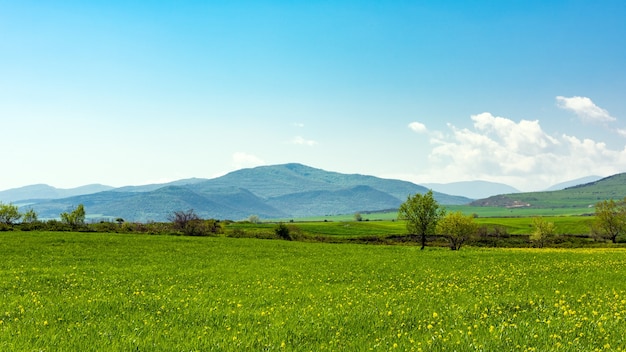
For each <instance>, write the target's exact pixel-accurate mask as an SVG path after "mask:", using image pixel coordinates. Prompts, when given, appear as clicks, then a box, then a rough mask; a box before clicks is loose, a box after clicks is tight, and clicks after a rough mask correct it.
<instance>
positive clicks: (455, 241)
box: [0, 191, 626, 250]
mask: <svg viewBox="0 0 626 352" xmlns="http://www.w3.org/2000/svg"><path fill="white" fill-rule="evenodd" d="M59 218H60V220H56V219H53V220H47V221H40V220H39V219H38V215H37V213H36V212H35V211H34V210H33V209H28V210H26V211H25V212H20V211H19V208H18V206H16V205H13V204H10V203H9V204H4V203H2V202H0V231H7V230H12V229H13V228H14V227H15V226H18V228H19V229H21V230H26V231H28V230H48V231H97V232H140V233H151V234H180V235H187V236H208V235H215V234H221V233H224V225H225V224H227V223H228V222H229V221H228V220H226V221H220V220H215V219H202V218H200V216H198V215H197V214H196V213H195V212H194V210H193V209H190V210H184V211H183V210H181V211H174V212H172V213H171V215H170V216H169V217H168V220H169V222H168V223H147V224H141V223H127V222H125V221H124V219H121V218H117V219H116V220H115V222H110V221H107V222H105V221H101V222H99V223H92V224H87V223H86V222H85V220H86V211H85V207H84V206H83V204H79V205H78V206H76V208H74V209H71V210H70V211H67V212H63V213H61V214H60V216H59ZM355 219H356V216H355ZM398 219H399V220H403V221H405V224H406V230H407V233H408V234H409V236H411V237H414V238H415V239H416V240H417V241H418V243H420V244H421V249H424V248H425V247H426V245H427V242H428V240H429V239H430V238H433V237H434V236H438V237H443V238H445V239H446V240H447V242H448V246H449V248H450V249H451V250H458V249H460V248H461V247H462V246H463V244H465V243H467V242H468V241H469V240H470V239H473V238H476V237H481V236H482V237H486V233H484V232H485V231H486V230H485V229H484V228H481V227H479V226H478V224H477V223H476V222H475V216H474V215H464V214H463V213H461V212H458V211H457V212H452V213H448V212H447V211H446V209H445V208H444V207H442V206H441V205H439V203H438V202H437V201H436V200H435V199H434V197H433V193H432V191H428V192H426V193H424V194H419V193H418V194H415V195H409V196H408V197H407V200H406V201H405V202H404V203H402V204H401V206H400V208H399V210H398ZM254 220H255V221H253V220H252V217H251V219H249V221H250V222H258V221H259V219H258V217H257V218H256V219H254ZM357 221H358V219H357ZM531 226H532V232H531V234H530V237H529V239H530V240H531V241H532V243H533V244H534V245H535V246H537V247H544V246H545V245H548V244H550V243H551V242H553V241H555V240H556V239H558V235H557V234H556V233H557V232H556V228H555V225H554V223H552V222H548V221H546V220H545V219H543V218H541V217H536V218H533V221H532V225H531ZM494 231H495V232H494V236H495V237H500V236H501V235H503V234H504V233H505V232H506V230H505V229H495V230H494ZM293 232H294V230H293V229H292V228H290V227H288V226H286V225H284V224H282V223H279V224H277V226H276V228H275V229H274V234H275V235H276V238H280V239H287V240H291V239H293V236H292V233H293ZM625 234H626V197H625V198H624V199H622V200H618V201H616V200H613V199H610V200H604V201H600V202H598V203H596V205H595V222H594V223H593V225H592V226H591V229H590V235H591V237H592V238H593V239H595V240H600V241H611V242H612V243H617V241H618V238H619V237H621V236H623V235H625ZM234 235H236V236H237V235H241V234H239V233H237V234H234Z"/></svg>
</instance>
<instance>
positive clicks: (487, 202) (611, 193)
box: [470, 173, 626, 209]
mask: <svg viewBox="0 0 626 352" xmlns="http://www.w3.org/2000/svg"><path fill="white" fill-rule="evenodd" d="M624 197H626V173H622V174H617V175H613V176H609V177H606V178H603V179H600V180H598V181H594V182H590V183H586V184H582V185H578V186H574V187H569V188H566V189H563V190H559V191H544V192H525V193H514V194H503V195H498V196H493V197H489V198H485V199H480V200H476V201H474V202H472V203H471V204H470V205H473V206H492V207H507V208H519V207H529V208H581V209H582V208H591V207H593V206H594V205H595V204H596V203H597V202H599V201H602V200H605V199H611V198H612V199H622V198H624Z"/></svg>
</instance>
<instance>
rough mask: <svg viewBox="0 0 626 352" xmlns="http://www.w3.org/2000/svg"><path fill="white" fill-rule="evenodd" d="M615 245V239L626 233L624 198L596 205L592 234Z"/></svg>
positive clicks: (625, 205)
mask: <svg viewBox="0 0 626 352" xmlns="http://www.w3.org/2000/svg"><path fill="white" fill-rule="evenodd" d="M594 231H595V232H596V233H597V235H599V236H600V237H602V238H606V239H609V240H611V241H612V242H613V243H617V237H618V236H620V235H622V234H624V232H626V198H624V199H623V200H620V201H614V200H613V199H610V200H604V201H602V202H598V203H596V221H595V224H594V226H593V227H592V232H594Z"/></svg>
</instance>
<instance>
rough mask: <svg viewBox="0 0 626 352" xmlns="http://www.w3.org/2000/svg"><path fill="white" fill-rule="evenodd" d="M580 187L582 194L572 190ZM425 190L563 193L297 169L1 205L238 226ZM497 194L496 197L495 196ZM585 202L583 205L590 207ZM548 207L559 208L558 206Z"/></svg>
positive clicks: (22, 198)
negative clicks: (174, 216) (175, 216)
mask: <svg viewBox="0 0 626 352" xmlns="http://www.w3.org/2000/svg"><path fill="white" fill-rule="evenodd" d="M625 177H626V176H625ZM597 179H598V177H596V176H591V177H590V178H585V179H579V180H575V181H572V182H570V183H563V184H560V185H555V186H553V187H554V188H557V187H566V186H567V185H571V184H578V183H577V182H581V183H582V182H584V181H589V180H592V181H593V180H596V181H593V182H592V184H600V185H603V184H604V181H603V180H604V179H603V180H599V181H597ZM624 181H625V182H626V180H624ZM425 186H426V187H425ZM581 187H582V188H584V187H583V186H575V187H573V188H578V189H582V188H581ZM597 187H600V188H602V189H605V190H607V189H608V190H609V191H610V190H611V189H614V187H615V184H614V183H613V184H612V186H610V187H608V188H607V187H603V186H597ZM611 187H613V188H611ZM625 187H626V186H625ZM428 189H433V191H434V192H433V194H434V197H435V199H436V200H437V201H438V202H439V203H440V204H442V205H461V204H469V203H470V202H472V201H473V200H474V199H477V198H481V199H479V200H478V201H474V202H473V203H472V204H473V205H479V206H512V205H515V204H518V205H519V204H531V203H532V204H533V205H534V206H541V204H543V203H546V202H543V203H542V202H538V201H536V199H538V198H537V197H536V195H537V194H539V195H540V198H541V197H543V198H545V197H548V198H550V197H553V196H552V194H553V193H555V194H559V193H558V192H564V191H552V192H532V193H520V192H519V191H518V190H516V189H515V188H513V187H510V186H507V185H504V184H498V183H491V182H485V181H473V182H457V183H453V184H426V185H423V186H422V185H416V184H414V183H411V182H407V181H400V180H392V179H383V178H378V177H374V176H367V175H359V174H341V173H337V172H330V171H325V170H321V169H316V168H312V167H309V166H305V165H302V164H296V163H292V164H283V165H273V166H260V167H255V168H250V169H241V170H237V171H234V172H231V173H229V174H227V175H224V176H222V177H218V178H214V179H203V178H190V179H183V180H178V181H174V182H170V183H165V184H151V185H143V186H125V187H119V188H114V187H110V186H105V185H98V184H94V185H87V186H82V187H78V188H73V189H57V188H54V187H51V186H48V185H31V186H26V187H21V188H15V189H11V190H6V191H0V201H1V202H5V203H14V204H16V205H18V206H20V207H21V208H23V209H28V208H32V209H34V210H35V211H36V212H37V213H38V214H39V216H40V218H44V219H45V218H58V217H59V214H60V213H62V212H65V211H70V210H71V209H73V208H74V207H76V205H78V204H83V205H84V206H85V208H86V210H87V213H88V215H89V216H90V217H91V218H92V219H98V218H102V219H106V218H123V219H125V220H127V221H140V222H147V221H164V220H166V219H167V218H168V216H169V215H170V214H171V213H172V212H174V211H177V210H188V209H194V211H195V212H196V213H197V214H198V215H199V216H201V217H203V218H216V219H233V220H239V219H245V218H247V217H249V216H250V215H257V216H259V217H261V218H297V217H308V216H324V215H337V214H352V213H355V212H367V211H379V210H389V209H397V208H398V206H399V205H400V204H401V203H402V202H403V201H405V200H406V197H407V196H408V195H410V194H415V193H424V192H426V191H428ZM568 189H571V187H570V188H567V189H566V190H565V194H568V193H567V192H571V191H567V190H568ZM589 192H591V193H593V192H596V191H588V192H587V193H589ZM596 193H597V192H596ZM451 194H457V195H451ZM458 194H463V196H459V195H458ZM493 194H498V196H491V195H493ZM593 194H595V193H593ZM595 196H598V195H597V194H595ZM528 198H531V200H532V202H530V200H528ZM557 198H558V197H557ZM566 198H567V197H566ZM583 198H584V201H582V203H588V202H590V201H591V200H592V199H587V198H588V197H583ZM524 199H526V200H524ZM546 204H550V205H551V206H554V202H547V203H546Z"/></svg>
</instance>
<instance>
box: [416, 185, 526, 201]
mask: <svg viewBox="0 0 626 352" xmlns="http://www.w3.org/2000/svg"><path fill="white" fill-rule="evenodd" d="M422 186H425V187H427V188H431V189H432V190H433V191H437V192H441V193H446V194H453V195H458V196H463V197H467V198H472V199H481V198H487V197H490V196H494V195H497V194H505V193H518V192H519V190H518V189H516V188H514V187H511V186H509V185H506V184H504V183H497V182H489V181H461V182H452V183H424V184H422Z"/></svg>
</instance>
